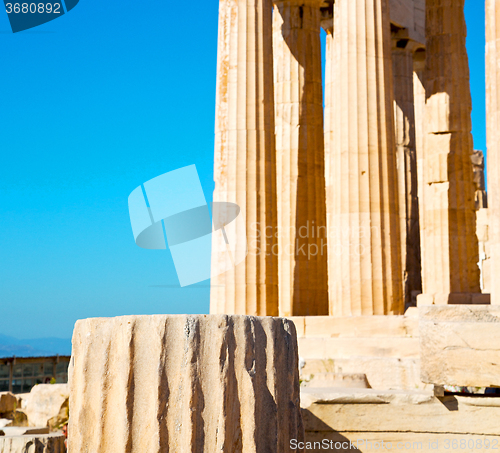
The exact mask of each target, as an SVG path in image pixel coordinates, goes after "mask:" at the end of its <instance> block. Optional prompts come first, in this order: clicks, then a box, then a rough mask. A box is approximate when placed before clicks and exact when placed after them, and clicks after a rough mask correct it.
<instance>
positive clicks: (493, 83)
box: [486, 0, 500, 305]
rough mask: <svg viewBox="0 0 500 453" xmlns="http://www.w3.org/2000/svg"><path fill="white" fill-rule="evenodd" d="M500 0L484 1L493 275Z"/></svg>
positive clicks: (498, 263) (497, 250)
mask: <svg viewBox="0 0 500 453" xmlns="http://www.w3.org/2000/svg"><path fill="white" fill-rule="evenodd" d="M499 65H500V1H498V0H486V111H487V114H486V134H487V146H488V210H489V219H490V232H491V236H490V237H491V254H492V275H493V276H498V275H500V133H499V127H500V66H499ZM491 280H492V281H491V303H492V304H495V305H498V304H500V279H498V278H492V279H491Z"/></svg>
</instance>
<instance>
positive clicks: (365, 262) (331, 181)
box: [326, 0, 404, 316]
mask: <svg viewBox="0 0 500 453" xmlns="http://www.w3.org/2000/svg"><path fill="white" fill-rule="evenodd" d="M334 8H335V9H334V38H333V46H332V51H331V53H330V55H327V58H329V59H331V63H330V64H331V67H332V68H333V70H331V71H330V73H331V77H332V79H333V82H332V80H326V86H327V87H328V85H329V84H330V85H331V87H332V88H333V89H332V90H330V95H331V96H333V100H332V101H329V100H327V101H326V103H328V102H330V105H332V106H333V112H332V113H331V115H330V120H331V126H330V128H329V129H327V130H330V131H331V137H332V140H331V141H330V149H329V150H328V152H327V157H326V167H327V168H326V178H327V181H326V185H327V222H328V230H329V236H328V262H329V264H328V266H329V267H328V277H329V292H330V314H331V315H334V316H350V315H373V314H379V315H384V314H400V313H402V312H403V309H404V301H403V297H402V280H401V276H402V272H401V248H400V226H399V214H398V201H399V198H398V182H397V172H396V155H395V154H396V152H395V143H394V119H393V116H394V106H393V95H392V83H393V81H392V62H391V36H390V23H389V11H388V1H387V0H337V1H336V2H335V6H334ZM360 18H363V20H360Z"/></svg>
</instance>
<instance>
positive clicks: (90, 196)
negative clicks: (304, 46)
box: [0, 0, 485, 338]
mask: <svg viewBox="0 0 500 453" xmlns="http://www.w3.org/2000/svg"><path fill="white" fill-rule="evenodd" d="M482 3H483V2H482V1H480V0H467V20H468V26H469V40H468V45H469V53H470V60H471V69H472V70H471V77H472V93H473V96H474V99H473V101H474V116H473V121H474V137H475V141H476V148H478V149H485V133H484V130H485V125H484V10H483V5H482ZM217 13H218V2H217V1H216V0H210V1H207V2H197V3H196V5H194V4H192V5H188V4H186V3H185V2H173V1H163V2H160V1H153V0H143V1H141V2H139V3H137V2H135V3H132V2H119V1H117V0H109V1H104V0H80V4H79V5H78V6H77V7H76V8H75V9H74V10H73V11H71V12H70V13H69V14H67V15H66V16H64V17H62V18H60V19H58V20H56V21H53V22H51V23H48V24H45V25H43V26H41V27H38V28H36V29H33V30H32V31H26V32H22V33H19V34H16V35H13V34H12V33H11V32H10V26H9V24H8V22H7V15H6V14H2V13H0V40H1V41H2V46H1V48H2V59H3V71H2V73H1V75H0V78H1V82H2V87H3V90H2V96H1V97H0V99H1V101H0V105H1V106H2V108H1V110H0V124H1V126H0V131H1V134H2V141H1V144H2V151H1V156H2V159H1V163H0V233H1V235H0V258H1V262H0V263H1V264H0V270H1V272H0V320H1V322H0V333H2V334H6V335H13V336H17V337H19V338H34V337H44V336H58V337H66V338H68V337H70V336H71V332H72V329H73V325H74V322H75V320H77V319H79V318H86V317H93V316H115V315H122V314H152V313H208V310H209V288H208V287H207V284H206V283H205V284H201V285H196V286H194V287H187V288H180V287H179V288H176V287H175V286H176V285H178V282H177V277H176V274H175V271H174V266H173V263H172V260H171V257H170V255H169V253H168V252H165V251H150V250H143V249H140V248H138V247H137V246H136V245H135V244H134V240H133V237H132V232H131V227H130V222H129V218H128V207H127V197H128V195H129V193H130V192H131V191H132V190H133V189H134V188H136V187H137V186H139V185H140V184H141V183H143V182H145V181H147V180H149V179H151V178H153V177H155V176H158V175H160V174H162V173H165V172H167V171H170V170H174V169H177V168H180V167H183V166H186V165H190V164H196V166H197V168H198V172H199V175H200V179H201V182H202V185H203V189H204V191H205V195H206V197H207V200H209V201H210V200H211V196H212V191H213V181H212V172H213V168H212V165H213V129H214V112H215V72H216V53H217ZM155 285H164V286H171V287H163V288H158V287H153V286H155Z"/></svg>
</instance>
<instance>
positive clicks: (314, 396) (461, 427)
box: [301, 388, 500, 452]
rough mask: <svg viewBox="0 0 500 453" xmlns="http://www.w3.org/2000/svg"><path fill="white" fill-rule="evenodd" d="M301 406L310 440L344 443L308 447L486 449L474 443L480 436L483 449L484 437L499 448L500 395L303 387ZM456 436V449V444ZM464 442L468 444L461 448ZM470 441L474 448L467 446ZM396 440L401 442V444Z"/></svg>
mask: <svg viewBox="0 0 500 453" xmlns="http://www.w3.org/2000/svg"><path fill="white" fill-rule="evenodd" d="M301 406H302V408H303V410H302V416H303V420H304V426H305V430H306V442H322V441H323V440H324V439H326V440H327V441H330V440H331V441H333V442H334V443H335V442H340V444H337V448H335V445H334V448H330V449H324V448H322V449H321V448H317V449H312V450H308V451H346V452H347V451H351V452H352V451H356V450H353V449H352V448H351V449H349V448H342V443H343V444H344V447H345V446H346V442H347V443H349V442H352V443H353V444H354V445H358V446H359V448H358V450H359V451H361V452H371V451H386V450H390V449H392V450H404V451H407V450H410V451H411V450H419V451H426V452H427V451H436V452H447V451H448V452H449V451H457V450H460V451H462V452H472V451H482V449H481V448H479V447H478V446H477V445H476V442H479V441H481V442H483V444H482V445H483V447H482V448H483V449H486V447H485V444H484V443H485V442H489V445H490V448H492V447H493V445H494V444H496V445H497V448H500V447H499V446H500V398H495V397H484V396H459V395H450V396H445V397H442V398H438V397H435V396H434V394H433V393H431V392H425V391H380V390H375V389H346V388H330V389H327V388H321V389H314V388H306V389H305V388H303V389H302V390H301ZM358 441H359V442H358ZM382 441H383V442H384V443H386V444H387V443H388V442H390V443H392V448H389V447H388V445H386V447H385V448H382V446H381V442H382ZM454 441H455V442H457V444H456V445H457V446H456V448H453V447H452V442H454ZM357 442H358V443H357ZM368 442H371V445H370V444H369V443H368ZM429 442H431V443H432V446H430V445H429ZM461 442H462V447H464V445H465V448H462V447H460V445H461ZM464 442H466V443H465V444H464ZM467 442H470V445H474V448H469V446H468V444H467ZM398 443H402V444H400V445H402V446H403V447H402V448H398V447H397V444H398ZM420 443H421V445H420ZM447 446H448V448H446V447H447ZM338 447H340V448H338ZM436 447H437V448H436Z"/></svg>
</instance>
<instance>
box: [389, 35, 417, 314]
mask: <svg viewBox="0 0 500 453" xmlns="http://www.w3.org/2000/svg"><path fill="white" fill-rule="evenodd" d="M393 42H394V44H395V45H394V47H393V50H392V64H393V77H394V120H395V121H394V125H395V129H396V162H397V170H398V193H399V219H400V232H401V258H402V263H401V265H402V272H403V274H402V275H403V277H402V278H403V298H404V301H405V306H407V305H409V304H410V303H411V294H412V291H418V292H421V291H422V279H421V275H420V231H419V219H418V217H419V213H418V194H417V185H418V183H417V156H416V141H415V107H414V97H413V53H412V45H411V44H410V43H409V42H408V40H407V39H406V40H405V39H399V40H397V39H394V40H393Z"/></svg>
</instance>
